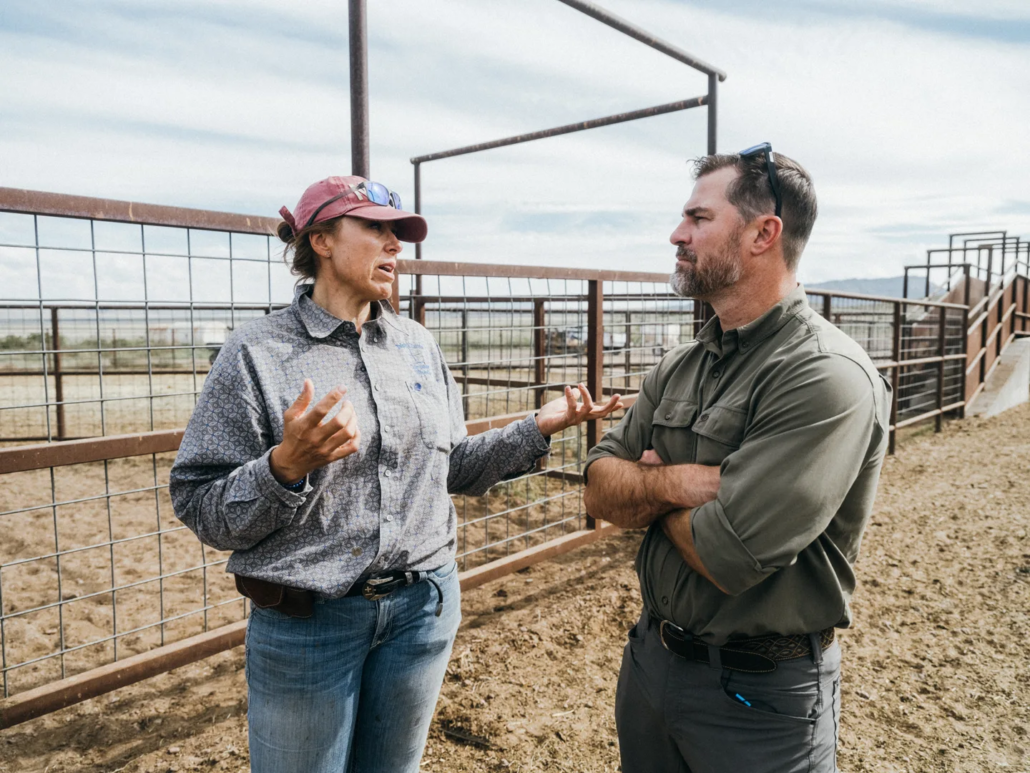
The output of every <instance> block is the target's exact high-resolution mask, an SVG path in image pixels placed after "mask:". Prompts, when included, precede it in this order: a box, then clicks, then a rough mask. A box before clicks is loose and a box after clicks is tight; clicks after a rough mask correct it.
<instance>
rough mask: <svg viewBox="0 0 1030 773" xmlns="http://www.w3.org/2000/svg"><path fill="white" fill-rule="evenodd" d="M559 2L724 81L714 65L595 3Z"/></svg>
mask: <svg viewBox="0 0 1030 773" xmlns="http://www.w3.org/2000/svg"><path fill="white" fill-rule="evenodd" d="M559 2H562V3H565V5H567V6H569V7H570V8H575V9H576V10H577V11H579V12H581V13H585V14H586V15H587V16H589V17H591V18H593V19H596V20H597V21H599V22H601V23H602V24H607V25H608V26H609V27H611V28H612V29H616V30H618V31H619V32H621V33H623V34H624V35H629V36H630V37H631V38H633V39H634V40H639V41H640V42H641V43H643V44H644V45H645V46H650V47H651V48H653V49H654V50H655V51H661V52H662V53H663V54H665V55H666V56H671V57H672V58H673V59H675V60H676V61H677V62H682V63H683V64H685V65H688V66H689V67H693V68H694V69H695V70H700V71H701V72H703V73H705V74H706V75H714V76H716V77H718V79H719V80H721V81H724V80H726V73H725V72H723V71H722V70H720V69H719V68H718V67H715V66H714V65H711V64H708V62H705V61H703V60H701V59H699V58H697V57H696V56H694V55H693V54H689V53H687V52H686V51H684V50H683V49H682V48H680V47H679V46H674V45H673V44H672V43H668V42H666V41H664V40H662V39H661V38H659V37H657V36H655V35H652V34H651V33H650V32H648V31H647V30H645V29H643V28H642V27H638V26H637V25H636V24H634V23H633V22H630V21H627V20H626V19H623V18H622V17H621V16H616V15H615V14H614V13H612V12H611V11H608V10H605V9H604V8H602V7H601V6H599V5H596V4H595V3H591V2H588V0H559Z"/></svg>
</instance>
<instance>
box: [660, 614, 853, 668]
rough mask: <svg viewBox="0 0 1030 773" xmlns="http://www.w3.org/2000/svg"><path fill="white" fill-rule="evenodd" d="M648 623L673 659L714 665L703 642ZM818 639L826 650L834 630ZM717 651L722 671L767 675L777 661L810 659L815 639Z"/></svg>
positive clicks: (753, 642)
mask: <svg viewBox="0 0 1030 773" xmlns="http://www.w3.org/2000/svg"><path fill="white" fill-rule="evenodd" d="M647 620H648V625H650V626H651V627H652V628H655V629H656V630H657V631H658V635H659V637H660V638H661V640H662V646H664V647H665V649H667V650H668V651H669V652H671V653H672V654H673V655H678V656H679V657H681V658H683V659H684V660H691V661H694V662H696V663H704V664H706V665H708V664H710V663H711V656H710V653H709V649H708V644H706V643H705V642H704V641H703V640H702V639H699V638H697V637H696V636H694V635H693V634H690V633H688V632H687V631H684V630H683V629H682V628H680V627H679V626H678V625H676V624H674V623H670V622H669V621H668V620H662V619H661V618H660V617H655V616H653V615H648V616H647ZM817 636H818V637H819V646H820V648H821V649H826V648H827V647H829V646H830V645H831V644H832V643H833V640H834V629H833V628H827V629H826V630H825V631H820V632H819V633H818V634H817ZM718 650H719V661H720V663H721V664H722V667H723V668H728V669H730V670H731V671H743V672H746V673H750V674H767V673H770V672H771V671H775V670H776V663H777V661H782V660H793V659H794V658H800V657H804V656H805V655H811V654H812V637H810V636H809V635H808V634H790V635H779V634H774V635H772V636H759V637H756V638H752V639H740V640H737V641H732V642H729V643H728V644H726V645H724V646H722V647H719V648H718Z"/></svg>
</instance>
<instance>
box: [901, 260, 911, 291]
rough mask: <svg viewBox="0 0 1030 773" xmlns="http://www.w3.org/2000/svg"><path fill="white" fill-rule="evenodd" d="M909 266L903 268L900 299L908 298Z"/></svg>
mask: <svg viewBox="0 0 1030 773" xmlns="http://www.w3.org/2000/svg"><path fill="white" fill-rule="evenodd" d="M909 268H911V266H905V278H904V279H903V280H902V282H901V297H902V298H908V270H909Z"/></svg>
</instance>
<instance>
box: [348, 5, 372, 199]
mask: <svg viewBox="0 0 1030 773" xmlns="http://www.w3.org/2000/svg"><path fill="white" fill-rule="evenodd" d="M349 25H350V40H349V42H350V148H351V156H350V157H351V174H356V175H360V176H361V177H364V178H366V179H367V178H368V176H369V151H368V145H369V134H368V12H367V8H366V3H365V0H350V3H349Z"/></svg>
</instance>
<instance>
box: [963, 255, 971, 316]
mask: <svg viewBox="0 0 1030 773" xmlns="http://www.w3.org/2000/svg"><path fill="white" fill-rule="evenodd" d="M962 274H963V276H965V278H966V290H965V300H963V301H962V303H964V304H965V306H966V310H967V311H968V310H969V291H970V288H969V282H970V279H969V263H966V264H965V265H964V266H963V268H962Z"/></svg>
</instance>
